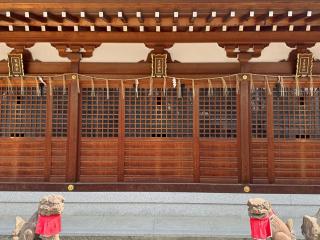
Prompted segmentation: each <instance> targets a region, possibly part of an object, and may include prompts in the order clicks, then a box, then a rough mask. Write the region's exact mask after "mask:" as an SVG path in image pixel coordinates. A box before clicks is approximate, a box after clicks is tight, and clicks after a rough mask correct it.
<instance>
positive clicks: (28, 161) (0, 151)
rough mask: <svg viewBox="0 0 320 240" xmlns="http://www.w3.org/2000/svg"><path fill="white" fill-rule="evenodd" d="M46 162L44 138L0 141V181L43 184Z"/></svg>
mask: <svg viewBox="0 0 320 240" xmlns="http://www.w3.org/2000/svg"><path fill="white" fill-rule="evenodd" d="M45 161H46V145H45V139H44V138H1V139H0V181H4V182H21V181H23V182H42V181H44V180H45V167H44V166H45V165H44V163H45Z"/></svg>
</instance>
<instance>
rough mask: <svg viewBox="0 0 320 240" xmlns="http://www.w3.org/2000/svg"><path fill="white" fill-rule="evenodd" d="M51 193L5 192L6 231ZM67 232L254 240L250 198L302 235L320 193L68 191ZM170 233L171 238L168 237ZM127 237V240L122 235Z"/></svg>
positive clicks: (1, 200)
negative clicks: (264, 202) (304, 219)
mask: <svg viewBox="0 0 320 240" xmlns="http://www.w3.org/2000/svg"><path fill="white" fill-rule="evenodd" d="M46 194H48V193H45V192H0V212H1V214H0V235H10V234H11V231H12V229H13V226H14V221H15V216H17V215H20V216H23V217H25V218H28V217H30V216H31V215H32V213H33V212H34V211H35V210H36V208H37V204H38V201H39V199H40V198H41V197H42V196H44V195H46ZM60 194H62V195H64V197H65V199H66V202H65V211H64V214H63V232H62V235H63V236H122V237H126V238H125V239H128V238H127V237H128V236H139V239H141V237H143V236H144V237H151V238H149V239H157V237H162V238H161V239H166V238H168V237H174V238H175V239H176V238H177V237H193V238H192V239H196V238H194V237H202V238H206V237H215V238H224V239H225V238H250V228H249V218H248V216H247V206H246V202H247V200H248V199H249V198H253V197H262V198H265V199H267V200H269V201H270V202H271V203H272V205H273V209H274V211H275V212H276V213H277V214H278V215H279V216H280V217H281V218H282V219H283V220H286V219H287V218H289V217H290V218H293V219H294V227H295V233H296V234H297V236H298V238H302V236H301V230H300V226H301V222H302V217H303V215H305V214H309V215H313V214H315V213H316V212H317V210H318V209H319V207H320V206H319V204H320V195H298V194H297V195H290V194H283V195H282V194H220V193H165V192H163V193H150V192H140V193H139V192H97V193H95V192H73V193H71V192H66V193H60ZM164 237H165V238H164ZM117 239H121V238H117Z"/></svg>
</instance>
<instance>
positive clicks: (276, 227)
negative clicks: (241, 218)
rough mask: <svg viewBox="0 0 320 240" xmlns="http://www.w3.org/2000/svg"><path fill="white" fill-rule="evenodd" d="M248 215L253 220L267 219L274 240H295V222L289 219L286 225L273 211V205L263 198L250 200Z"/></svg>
mask: <svg viewBox="0 0 320 240" xmlns="http://www.w3.org/2000/svg"><path fill="white" fill-rule="evenodd" d="M247 205H248V214H249V217H250V218H251V219H252V220H258V221H259V219H266V220H267V222H268V224H270V225H271V233H270V234H272V239H273V240H292V239H295V235H294V234H293V221H292V219H289V220H288V221H287V223H284V222H283V221H282V220H281V219H280V218H279V217H277V215H275V213H274V212H273V210H272V207H271V204H270V203H269V202H268V201H266V200H264V199H262V198H252V199H249V201H248V203H247ZM250 223H251V222H250ZM270 225H269V226H270Z"/></svg>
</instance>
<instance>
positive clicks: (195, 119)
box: [193, 86, 200, 182]
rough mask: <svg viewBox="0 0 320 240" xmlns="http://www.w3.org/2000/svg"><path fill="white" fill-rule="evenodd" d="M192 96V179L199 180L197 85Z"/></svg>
mask: <svg viewBox="0 0 320 240" xmlns="http://www.w3.org/2000/svg"><path fill="white" fill-rule="evenodd" d="M194 91H195V96H194V98H193V180H194V182H200V150H199V148H200V143H199V87H198V86H196V87H195V89H194Z"/></svg>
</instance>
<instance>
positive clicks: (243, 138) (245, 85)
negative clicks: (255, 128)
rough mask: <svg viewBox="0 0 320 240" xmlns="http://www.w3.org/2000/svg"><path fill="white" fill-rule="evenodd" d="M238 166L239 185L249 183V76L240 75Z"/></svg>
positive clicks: (250, 180)
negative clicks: (239, 165)
mask: <svg viewBox="0 0 320 240" xmlns="http://www.w3.org/2000/svg"><path fill="white" fill-rule="evenodd" d="M240 79H241V82H240V109H239V110H240V164H241V177H240V180H241V183H244V184H246V183H250V182H252V179H251V160H250V144H251V127H250V125H251V120H250V118H251V117H250V88H249V87H250V84H249V81H250V76H249V75H247V74H242V75H240Z"/></svg>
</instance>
